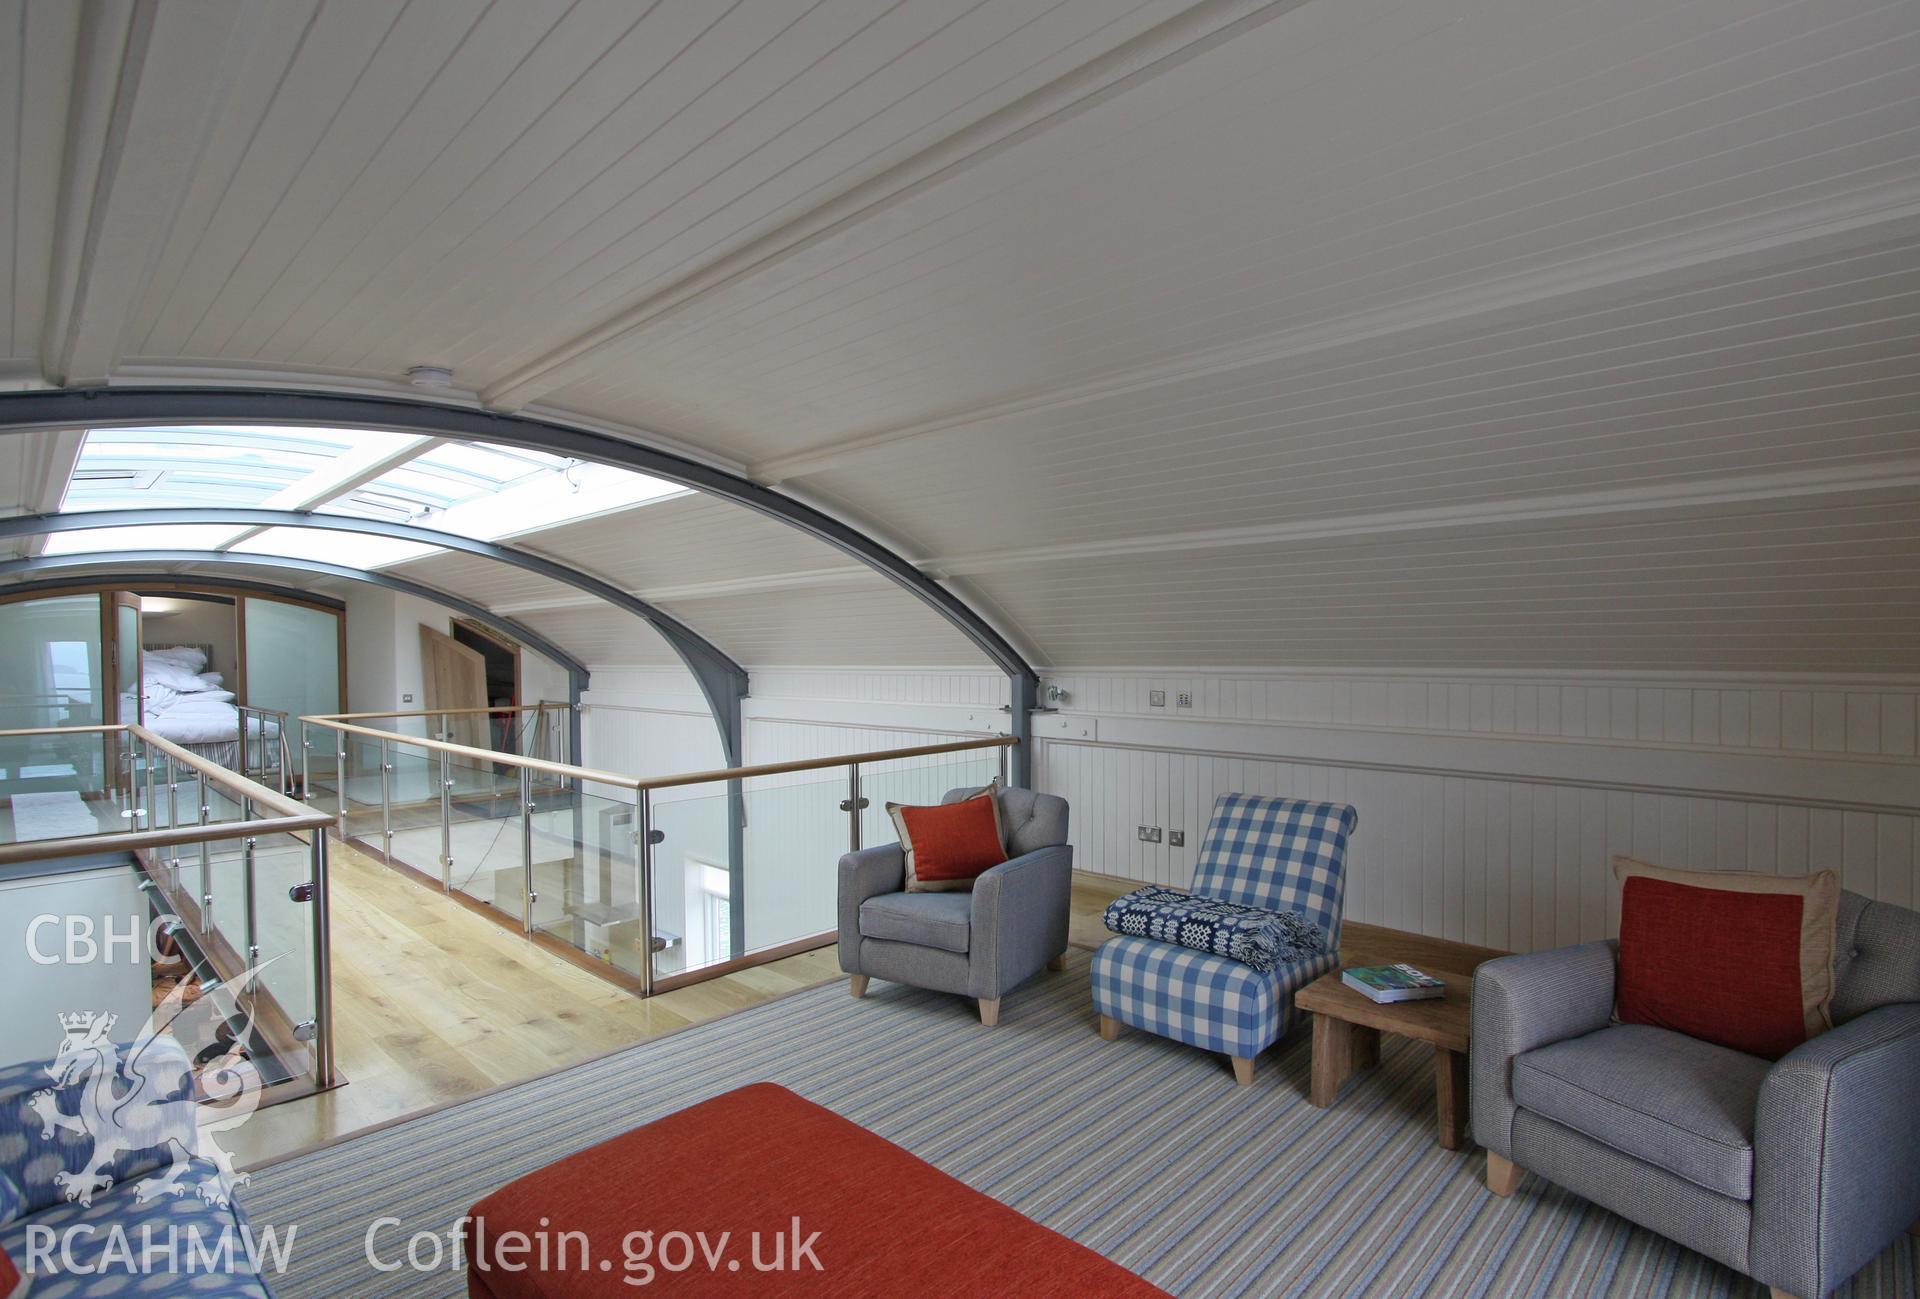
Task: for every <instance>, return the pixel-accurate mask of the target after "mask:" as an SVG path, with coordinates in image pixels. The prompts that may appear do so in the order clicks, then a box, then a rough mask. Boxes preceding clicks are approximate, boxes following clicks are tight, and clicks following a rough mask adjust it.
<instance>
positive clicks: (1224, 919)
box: [1106, 884, 1327, 973]
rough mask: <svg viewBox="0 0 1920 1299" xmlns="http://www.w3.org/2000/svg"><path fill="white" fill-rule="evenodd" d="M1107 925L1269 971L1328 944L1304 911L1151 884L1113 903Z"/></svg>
mask: <svg viewBox="0 0 1920 1299" xmlns="http://www.w3.org/2000/svg"><path fill="white" fill-rule="evenodd" d="M1106 921H1107V928H1108V929H1111V930H1112V931H1113V932H1114V933H1116V934H1121V935H1128V936H1139V937H1143V938H1157V939H1159V940H1160V941H1161V942H1163V943H1177V944H1178V945H1179V946H1181V947H1187V948H1191V949H1192V950H1194V951H1196V952H1207V953H1210V954H1212V955H1214V956H1225V957H1229V958H1231V959H1232V960H1236V961H1239V962H1240V963H1241V964H1242V965H1246V966H1249V967H1251V968H1252V969H1255V970H1259V971H1261V972H1262V973H1265V972H1266V971H1268V970H1271V969H1272V968H1273V967H1274V966H1276V965H1287V964H1291V963H1292V962H1294V961H1301V960H1305V959H1306V958H1307V957H1309V956H1316V955H1318V954H1319V953H1321V952H1324V951H1326V950H1327V935H1326V932H1325V931H1324V930H1322V929H1321V928H1320V926H1319V925H1316V924H1314V923H1313V921H1311V920H1309V919H1307V918H1306V917H1305V916H1303V915H1301V914H1300V913H1299V912H1298V911H1268V910H1267V909H1265V908H1264V907H1247V906H1241V905H1240V904H1239V903H1237V902H1221V901H1219V900H1218V899H1216V898H1209V897H1204V896H1202V895H1200V894H1198V893H1188V892H1185V891H1184V890H1181V889H1169V888H1162V887H1161V886H1159V885H1157V884H1149V885H1147V886H1146V887H1145V888H1139V889H1135V890H1134V891H1133V892H1131V893H1129V894H1126V895H1125V896H1124V897H1118V898H1115V899H1114V900H1113V901H1112V902H1109V903H1108V904H1107V915H1106Z"/></svg>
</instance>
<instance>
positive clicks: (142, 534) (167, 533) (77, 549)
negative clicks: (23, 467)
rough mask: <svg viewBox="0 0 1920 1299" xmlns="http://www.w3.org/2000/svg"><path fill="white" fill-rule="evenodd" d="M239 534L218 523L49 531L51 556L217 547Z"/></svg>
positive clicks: (216, 548) (209, 548)
mask: <svg viewBox="0 0 1920 1299" xmlns="http://www.w3.org/2000/svg"><path fill="white" fill-rule="evenodd" d="M238 535H240V530H239V529H238V528H230V527H224V526H221V525H219V524H185V523H167V524H159V525H157V526H154V527H147V528H80V529H76V530H75V531H73V532H52V533H48V534H47V544H46V548H45V553H46V554H49V555H97V554H103V553H106V552H109V551H115V550H218V549H219V548H220V547H222V546H224V545H226V544H227V543H228V542H229V541H232V540H233V539H234V538H235V537H236V536H238Z"/></svg>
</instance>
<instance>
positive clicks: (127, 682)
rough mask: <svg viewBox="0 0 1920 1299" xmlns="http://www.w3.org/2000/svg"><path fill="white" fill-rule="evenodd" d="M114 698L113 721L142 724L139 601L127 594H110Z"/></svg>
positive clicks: (138, 598) (118, 592) (120, 592)
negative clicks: (111, 600)
mask: <svg viewBox="0 0 1920 1299" xmlns="http://www.w3.org/2000/svg"><path fill="white" fill-rule="evenodd" d="M113 694H114V701H115V705H116V707H117V708H118V709H119V711H118V712H117V713H116V714H115V716H114V720H115V721H117V722H121V723H129V722H133V723H137V722H140V721H142V720H144V716H145V715H144V713H143V712H142V709H141V699H140V597H139V596H137V595H134V594H132V593H131V592H128V591H115V592H114V593H113Z"/></svg>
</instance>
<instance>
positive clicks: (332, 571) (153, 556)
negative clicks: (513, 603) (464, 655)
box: [0, 550, 588, 692]
mask: <svg viewBox="0 0 1920 1299" xmlns="http://www.w3.org/2000/svg"><path fill="white" fill-rule="evenodd" d="M136 564H214V565H222V564H224V565H229V566H232V567H236V568H237V567H248V568H278V569H284V570H286V571H287V572H290V573H307V574H310V575H311V576H314V577H337V578H342V579H344V580H346V581H349V582H365V583H367V584H369V585H371V586H382V587H385V588H386V589H387V590H389V591H398V592H399V593H400V594H402V595H411V596H414V597H417V598H418V599H421V600H431V601H433V602H434V603H435V604H443V605H445V606H446V607H447V608H449V609H452V610H453V611H454V612H456V613H459V614H463V615H465V616H466V617H468V618H471V619H473V621H475V622H477V623H482V624H484V625H486V626H488V627H492V628H493V629H494V630H495V631H498V632H500V633H502V634H503V635H506V636H508V637H510V638H512V639H514V640H518V641H520V642H521V643H522V644H525V645H526V646H528V647H529V648H531V649H533V650H536V651H538V652H539V653H541V654H544V655H545V656H546V657H548V658H550V659H552V660H553V661H554V662H555V663H558V664H559V665H560V666H561V667H563V668H565V669H566V670H567V675H568V676H569V677H570V678H572V680H573V683H574V688H575V690H576V692H577V691H580V690H585V689H586V688H587V681H588V672H587V667H586V664H584V663H582V662H580V660H578V659H576V658H574V657H573V656H572V655H571V654H569V653H567V652H566V651H565V650H563V649H561V648H560V647H559V646H558V645H555V644H554V643H553V642H552V641H550V640H548V639H547V638H546V637H544V636H542V635H541V634H540V633H539V632H537V631H534V630H533V629H532V628H530V627H523V626H521V625H520V624H519V623H517V622H515V621H513V619H511V618H504V617H502V616H501V615H499V614H497V613H494V612H493V611H492V610H491V609H485V608H482V607H481V606H480V605H477V604H475V603H474V602H473V601H471V600H468V599H464V598H463V597H461V596H457V595H455V594H453V593H452V592H451V591H442V590H440V589H439V588H438V587H432V586H427V585H425V584H424V583H421V582H410V581H408V580H407V579H406V578H404V577H395V576H393V575H392V574H390V573H370V572H366V571H365V570H362V569H358V568H348V567H347V566H346V565H345V564H329V563H327V562H326V561H324V560H319V559H294V558H292V557H290V556H285V555H231V554H228V553H227V552H226V551H224V550H109V551H94V552H91V553H88V554H81V555H33V556H30V557H28V558H26V559H9V560H5V561H0V578H8V577H13V576H15V575H18V574H22V573H50V572H59V571H63V570H66V569H72V568H114V569H119V570H124V569H126V568H128V567H130V566H132V565H136ZM159 576H162V577H165V576H178V574H164V573H163V574H159ZM34 585H38V583H35V582H22V583H17V584H10V585H5V586H0V595H6V594H11V593H12V592H14V591H18V590H22V589H24V588H26V587H29V586H34Z"/></svg>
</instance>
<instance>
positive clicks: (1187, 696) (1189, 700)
mask: <svg viewBox="0 0 1920 1299" xmlns="http://www.w3.org/2000/svg"><path fill="white" fill-rule="evenodd" d="M1173 706H1174V707H1175V708H1191V707H1193V691H1191V690H1182V691H1181V692H1180V693H1179V694H1177V695H1175V696H1174V697H1173Z"/></svg>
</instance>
